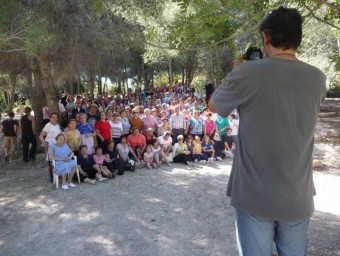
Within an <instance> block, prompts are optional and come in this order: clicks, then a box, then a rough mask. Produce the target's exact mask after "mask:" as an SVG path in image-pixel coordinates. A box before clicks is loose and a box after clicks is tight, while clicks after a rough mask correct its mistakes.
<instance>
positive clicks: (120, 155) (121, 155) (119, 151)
mask: <svg viewBox="0 0 340 256" xmlns="http://www.w3.org/2000/svg"><path fill="white" fill-rule="evenodd" d="M116 151H117V155H118V156H119V158H120V159H122V160H123V161H126V160H127V159H125V158H124V156H123V152H122V150H121V149H120V148H119V147H117V148H116Z"/></svg>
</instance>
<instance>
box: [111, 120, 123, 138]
mask: <svg viewBox="0 0 340 256" xmlns="http://www.w3.org/2000/svg"><path fill="white" fill-rule="evenodd" d="M109 122H110V126H111V131H112V138H120V136H122V134H123V125H122V123H121V122H120V121H118V123H114V122H112V121H109Z"/></svg>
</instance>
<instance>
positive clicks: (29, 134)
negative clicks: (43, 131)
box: [20, 107, 37, 163]
mask: <svg viewBox="0 0 340 256" xmlns="http://www.w3.org/2000/svg"><path fill="white" fill-rule="evenodd" d="M31 111H32V109H31V108H30V107H26V108H25V109H24V113H25V114H24V115H23V116H22V117H21V118H20V127H21V140H22V158H23V161H24V162H25V163H27V162H28V161H29V159H30V160H33V161H34V160H35V154H36V151H37V139H36V137H35V131H36V127H37V126H36V122H35V118H34V116H32V115H31ZM30 144H31V149H29V147H30Z"/></svg>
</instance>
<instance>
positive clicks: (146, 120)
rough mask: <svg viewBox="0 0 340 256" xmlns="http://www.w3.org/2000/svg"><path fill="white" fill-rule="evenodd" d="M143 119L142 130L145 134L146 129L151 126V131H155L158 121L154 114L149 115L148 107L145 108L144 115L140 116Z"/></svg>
mask: <svg viewBox="0 0 340 256" xmlns="http://www.w3.org/2000/svg"><path fill="white" fill-rule="evenodd" d="M142 121H143V132H144V134H146V131H147V130H148V129H149V128H151V129H152V131H153V133H154V134H156V133H157V129H158V123H157V120H156V119H155V118H154V116H152V115H151V111H150V109H148V108H146V109H145V110H144V116H143V117H142Z"/></svg>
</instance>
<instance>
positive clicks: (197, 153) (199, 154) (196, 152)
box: [192, 135, 208, 164]
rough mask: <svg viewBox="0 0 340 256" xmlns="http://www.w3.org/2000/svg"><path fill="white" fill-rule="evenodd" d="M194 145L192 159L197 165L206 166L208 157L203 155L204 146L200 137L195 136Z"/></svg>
mask: <svg viewBox="0 0 340 256" xmlns="http://www.w3.org/2000/svg"><path fill="white" fill-rule="evenodd" d="M192 143H193V145H194V146H193V152H192V157H193V159H194V161H195V162H196V163H197V162H199V163H201V164H204V163H206V162H207V161H208V157H207V156H206V155H205V154H203V151H202V145H201V139H200V137H199V136H198V135H196V136H195V139H194V141H193V142H192Z"/></svg>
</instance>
